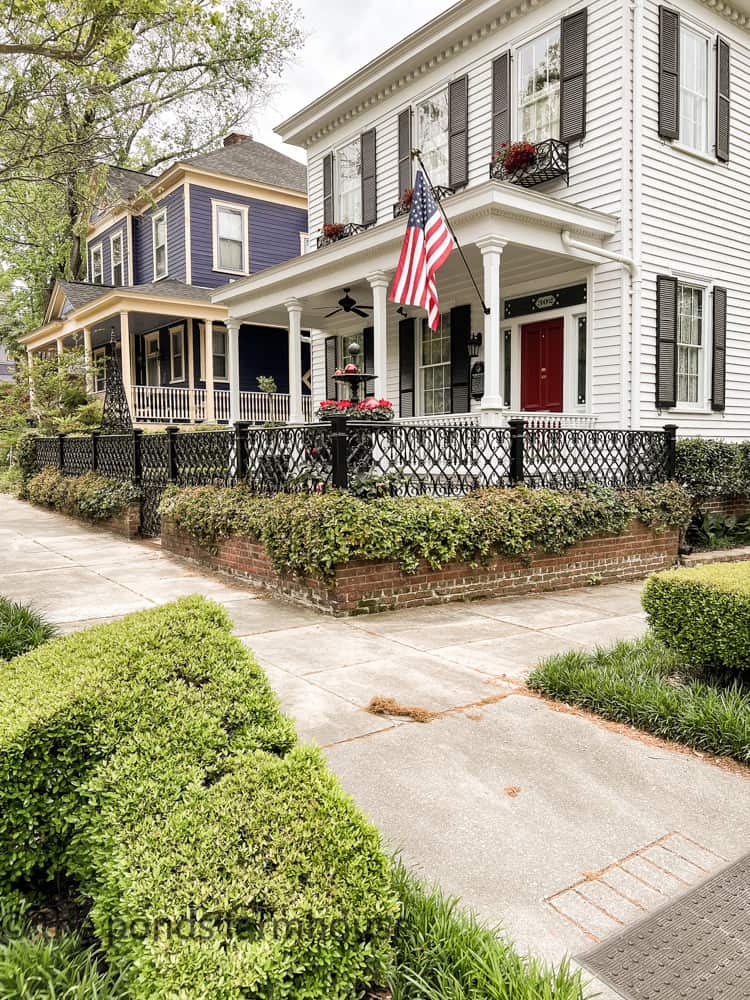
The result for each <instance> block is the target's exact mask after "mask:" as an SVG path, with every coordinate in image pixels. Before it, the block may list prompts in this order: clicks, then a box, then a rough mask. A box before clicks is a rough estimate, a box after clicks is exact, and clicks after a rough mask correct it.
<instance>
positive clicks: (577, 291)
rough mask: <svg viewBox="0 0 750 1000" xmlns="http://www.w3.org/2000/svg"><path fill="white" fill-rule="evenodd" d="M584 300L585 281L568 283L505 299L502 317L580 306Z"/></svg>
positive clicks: (509, 317)
mask: <svg viewBox="0 0 750 1000" xmlns="http://www.w3.org/2000/svg"><path fill="white" fill-rule="evenodd" d="M585 302H586V283H585V282H582V283H581V284H580V285H568V287H567V288H553V289H551V290H550V291H546V292H540V293H539V294H538V295H522V296H520V297H519V298H517V299H506V300H505V309H504V317H505V319H515V318H516V317H517V316H531V315H532V314H533V313H539V312H547V311H548V310H549V309H567V308H568V306H581V305H583V304H584V303H585Z"/></svg>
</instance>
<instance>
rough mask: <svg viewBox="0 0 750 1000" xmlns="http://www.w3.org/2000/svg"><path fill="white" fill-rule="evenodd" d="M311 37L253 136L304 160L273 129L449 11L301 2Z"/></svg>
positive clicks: (395, 2) (438, 6)
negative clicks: (421, 27)
mask: <svg viewBox="0 0 750 1000" xmlns="http://www.w3.org/2000/svg"><path fill="white" fill-rule="evenodd" d="M297 6H298V7H299V9H300V10H301V11H302V14H303V16H304V30H305V34H306V36H307V41H306V42H305V45H304V48H303V49H302V52H301V53H300V55H299V56H298V57H297V58H296V59H295V60H293V61H292V62H290V64H289V66H288V67H287V70H286V72H285V74H284V76H283V78H282V79H281V81H280V83H279V85H278V87H277V88H276V90H275V92H274V93H273V94H272V96H271V97H270V98H269V100H268V102H267V104H266V107H265V108H264V110H263V111H262V112H260V113H259V114H258V115H256V118H255V121H254V122H253V126H252V131H253V136H254V137H255V138H256V139H258V140H259V141H260V142H265V143H268V145H269V146H275V147H277V148H278V149H283V150H284V152H286V153H288V154H289V155H290V156H294V157H296V158H297V159H299V160H303V161H304V159H305V156H304V151H303V150H299V149H297V148H296V147H292V146H285V145H284V144H283V143H282V142H281V141H280V139H279V137H278V136H277V135H275V134H274V132H273V128H274V126H275V125H278V124H279V122H281V121H284V119H285V118H288V117H289V116H290V115H293V114H294V113H295V112H297V111H299V110H300V109H301V108H303V107H305V105H307V104H309V103H310V101H311V100H314V99H315V98H316V97H318V96H320V95H321V94H323V93H325V92H326V91H327V90H329V89H330V88H331V87H333V86H335V84H337V83H339V82H340V81H341V80H343V79H345V77H347V76H349V74H350V73H353V72H354V71H355V70H357V69H359V68H360V66H363V65H364V64H365V63H367V62H369V61H370V60H371V59H374V58H375V56H377V55H379V54H380V53H381V52H383V51H384V50H385V49H387V48H389V47H390V46H391V45H395V44H396V42H398V41H400V40H401V39H402V38H403V37H405V36H406V35H408V34H409V33H410V32H412V31H414V30H415V29H416V28H418V27H420V25H422V24H424V23H425V22H426V21H429V20H430V19H431V18H433V17H435V16H436V15H437V14H439V13H440V12H441V11H443V10H445V9H446V8H447V7H448V6H450V3H449V2H446V0H443V2H440V0H438V2H437V3H436V2H435V0H380V2H374V0H364V2H362V0H359V2H355V3H351V2H347V0H297Z"/></svg>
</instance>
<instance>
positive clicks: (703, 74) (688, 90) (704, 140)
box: [680, 24, 709, 153]
mask: <svg viewBox="0 0 750 1000" xmlns="http://www.w3.org/2000/svg"><path fill="white" fill-rule="evenodd" d="M708 74H709V49H708V38H706V36H705V35H702V34H700V33H699V32H697V31H693V29H692V28H690V27H688V26H687V25H685V24H680V142H681V143H682V144H683V145H684V146H687V147H688V148H689V149H694V150H696V152H699V153H708V152H709V149H708V134H709V128H708V116H709V101H708V91H709V82H708Z"/></svg>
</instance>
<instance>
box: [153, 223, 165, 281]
mask: <svg viewBox="0 0 750 1000" xmlns="http://www.w3.org/2000/svg"><path fill="white" fill-rule="evenodd" d="M151 225H152V231H153V237H154V281H158V279H159V278H166V276H167V213H166V211H162V212H159V213H158V214H157V215H155V216H154V217H153V219H152V220H151Z"/></svg>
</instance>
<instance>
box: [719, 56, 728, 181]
mask: <svg viewBox="0 0 750 1000" xmlns="http://www.w3.org/2000/svg"><path fill="white" fill-rule="evenodd" d="M729 62H730V55H729V42H726V41H724V39H723V38H718V39H717V40H716V159H717V160H721V161H722V162H723V163H726V162H727V161H728V160H729V116H730V115H729V86H730V84H729Z"/></svg>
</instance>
